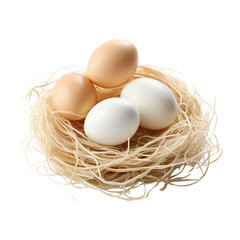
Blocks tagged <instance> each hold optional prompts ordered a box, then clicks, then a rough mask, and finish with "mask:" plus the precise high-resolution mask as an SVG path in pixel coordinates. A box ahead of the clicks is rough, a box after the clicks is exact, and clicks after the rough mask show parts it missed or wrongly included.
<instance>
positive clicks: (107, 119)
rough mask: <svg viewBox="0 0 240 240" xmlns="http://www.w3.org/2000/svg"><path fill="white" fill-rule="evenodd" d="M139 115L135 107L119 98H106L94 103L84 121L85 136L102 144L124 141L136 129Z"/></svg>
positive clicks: (115, 143) (116, 143)
mask: <svg viewBox="0 0 240 240" xmlns="http://www.w3.org/2000/svg"><path fill="white" fill-rule="evenodd" d="M139 123H140V115H139V112H138V110H137V108H136V107H135V106H134V105H132V104H131V103H130V102H128V101H127V100H126V99H121V98H108V99H105V100H103V101H101V102H99V103H98V104H96V105H95V106H94V107H93V108H92V109H91V110H90V111H89V113H88V115H87V117H86V118H85V122H84V131H85V134H86V135H87V137H88V138H89V139H90V140H92V141H94V142H96V143H99V144H102V145H118V144H122V143H124V142H126V141H127V140H128V138H131V137H132V136H133V135H134V134H135V133H136V131H137V129H138V127H139Z"/></svg>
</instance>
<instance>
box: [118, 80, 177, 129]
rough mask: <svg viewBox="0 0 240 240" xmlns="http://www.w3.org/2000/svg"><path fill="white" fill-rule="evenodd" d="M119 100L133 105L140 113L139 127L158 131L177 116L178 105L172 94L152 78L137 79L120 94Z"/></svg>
mask: <svg viewBox="0 0 240 240" xmlns="http://www.w3.org/2000/svg"><path fill="white" fill-rule="evenodd" d="M121 98H124V99H127V100H128V101H130V102H131V103H132V104H134V105H135V106H136V107H137V108H138V110H139V113H140V119H141V120H140V126H141V127H144V128H147V129H152V130H158V129H163V128H165V127H168V126H169V125H170V124H172V123H173V121H174V120H175V118H176V116H177V109H178V103H177V100H176V98H175V96H174V94H173V92H172V91H171V90H170V89H169V88H168V87H167V86H166V85H164V84H163V83H161V82H160V81H158V80H155V79H152V78H137V79H135V80H133V81H131V82H129V83H128V84H127V85H126V86H125V87H124V88H123V90H122V92H121Z"/></svg>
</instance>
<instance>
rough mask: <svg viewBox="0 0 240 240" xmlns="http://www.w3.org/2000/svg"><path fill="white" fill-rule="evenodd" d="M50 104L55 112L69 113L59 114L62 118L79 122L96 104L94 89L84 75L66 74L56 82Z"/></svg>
mask: <svg viewBox="0 0 240 240" xmlns="http://www.w3.org/2000/svg"><path fill="white" fill-rule="evenodd" d="M52 103H53V106H54V109H55V110H57V111H66V112H69V113H63V112H62V113H61V112H59V114H60V115H61V116H62V117H64V118H66V119H68V120H80V119H82V118H84V117H85V116H86V115H87V113H88V111H89V110H90V109H91V108H92V107H93V106H94V105H95V104H96V103H97V93H96V89H95V87H94V86H93V84H92V83H91V81H90V80H89V79H88V78H87V77H85V76H84V75H82V74H80V73H68V74H65V75H63V76H62V77H61V78H60V79H59V80H58V81H57V82H56V84H55V86H54V88H53V92H52ZM75 114H76V115H75ZM77 115H82V116H77Z"/></svg>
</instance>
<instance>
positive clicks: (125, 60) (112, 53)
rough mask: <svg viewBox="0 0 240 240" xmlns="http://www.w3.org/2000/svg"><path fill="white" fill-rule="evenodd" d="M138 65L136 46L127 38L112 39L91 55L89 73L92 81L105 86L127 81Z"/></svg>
mask: <svg viewBox="0 0 240 240" xmlns="http://www.w3.org/2000/svg"><path fill="white" fill-rule="evenodd" d="M137 65H138V52H137V49H136V47H135V46H134V45H133V44H132V43H131V42H129V41H126V40H111V41H108V42H105V43H103V44H102V45H101V46H99V47H98V48H97V49H96V50H95V51H94V52H93V54H92V55H91V57H90V59H89V61H88V66H87V74H88V76H89V78H90V79H91V81H92V82H93V83H95V84H96V85H98V86H100V87H104V88H113V87H118V86H120V85H122V84H124V83H126V82H127V81H128V80H129V79H130V78H131V77H132V76H133V74H134V73H135V71H136V68H137Z"/></svg>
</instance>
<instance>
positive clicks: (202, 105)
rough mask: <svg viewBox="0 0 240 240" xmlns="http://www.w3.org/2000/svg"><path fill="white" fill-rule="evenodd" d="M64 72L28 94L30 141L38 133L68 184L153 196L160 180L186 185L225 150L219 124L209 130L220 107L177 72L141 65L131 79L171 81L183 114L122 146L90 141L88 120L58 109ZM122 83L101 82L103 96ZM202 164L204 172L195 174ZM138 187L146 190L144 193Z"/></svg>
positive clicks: (48, 165) (53, 168) (52, 166)
mask: <svg viewBox="0 0 240 240" xmlns="http://www.w3.org/2000/svg"><path fill="white" fill-rule="evenodd" d="M67 71H68V72H69V71H70V70H67ZM60 72H61V71H57V72H55V73H54V74H52V75H51V76H50V77H49V78H48V80H47V81H46V82H45V83H41V84H40V85H39V86H35V87H33V88H32V89H31V91H30V92H29V93H28V95H27V96H28V100H29V102H30V103H31V115H30V129H31V136H32V137H31V141H32V140H33V139H35V140H36V142H37V144H38V146H39V148H40V151H41V153H42V154H44V158H45V160H44V162H43V165H44V166H45V169H46V170H47V171H48V173H49V172H50V173H54V175H58V176H62V177H63V178H64V179H65V180H66V182H67V183H68V184H71V185H73V186H76V187H90V188H94V189H97V190H100V191H102V192H104V193H106V194H108V195H111V196H116V197H119V198H123V199H127V200H133V199H139V198H144V197H146V196H148V194H149V192H150V191H151V190H152V189H153V188H154V187H156V186H157V185H158V184H159V183H162V184H163V186H162V187H161V190H164V189H165V188H166V186H167V185H168V184H171V185H180V186H186V185H191V184H193V183H196V182H198V181H199V180H200V179H201V178H202V177H203V176H204V175H205V174H206V171H207V169H208V166H209V164H210V163H211V162H213V161H215V160H216V159H218V157H219V156H220V155H221V149H220V148H219V146H218V142H217V139H216V137H215V136H214V126H213V128H211V133H210V126H211V122H212V120H213V119H214V121H215V123H216V114H215V108H214V107H213V108H212V107H211V106H210V105H209V104H208V103H206V102H205V101H204V100H203V99H202V98H201V97H200V95H199V94H198V93H197V92H196V91H190V90H189V87H187V86H186V84H185V83H184V82H183V81H182V80H180V78H178V77H177V76H176V74H174V72H171V71H169V70H166V69H162V68H157V67H153V66H147V65H143V66H138V68H137V71H136V73H135V75H134V76H133V78H132V79H131V80H133V79H136V78H139V77H150V78H153V79H156V80H158V81H161V82H162V83H164V84H165V85H167V86H168V87H169V88H170V89H171V90H172V92H173V93H174V95H175V97H176V99H177V101H178V104H179V107H178V116H177V118H176V120H175V122H174V123H173V124H172V125H171V126H170V127H168V128H166V129H163V130H158V131H156V130H155V131H153V130H147V129H143V128H141V127H140V128H139V129H138V131H137V132H136V134H135V135H134V136H133V137H132V138H131V139H129V140H128V142H126V143H124V144H122V145H118V146H103V145H100V144H97V143H95V142H92V141H90V140H89V139H88V138H87V137H86V135H85V133H84V129H83V125H84V120H81V121H68V120H66V119H64V118H62V117H61V116H60V115H59V114H58V112H56V111H54V109H53V106H52V102H51V93H52V87H53V84H54V82H55V81H56V79H57V78H58V77H59V76H58V75H59V73H60ZM79 72H82V71H79ZM82 73H84V72H82ZM60 75H61V74H60ZM131 80H130V81H131ZM123 86H124V85H123ZM123 86H121V87H118V88H112V89H104V88H100V87H97V86H96V89H97V94H98V101H101V100H103V99H106V98H110V97H119V95H120V92H121V89H122V88H123ZM30 145H31V144H30V143H28V145H27V148H29V146H30ZM186 169H188V170H187V173H186ZM49 170H50V171H49ZM193 170H194V171H193ZM197 170H200V171H201V175H200V176H198V177H197V178H192V177H191V175H192V174H193V173H194V172H195V171H197ZM140 186H142V187H143V188H140ZM148 186H150V188H149V187H148ZM137 189H143V192H141V193H140V194H139V191H136V190H137ZM136 193H137V194H138V196H135V194H136Z"/></svg>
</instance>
